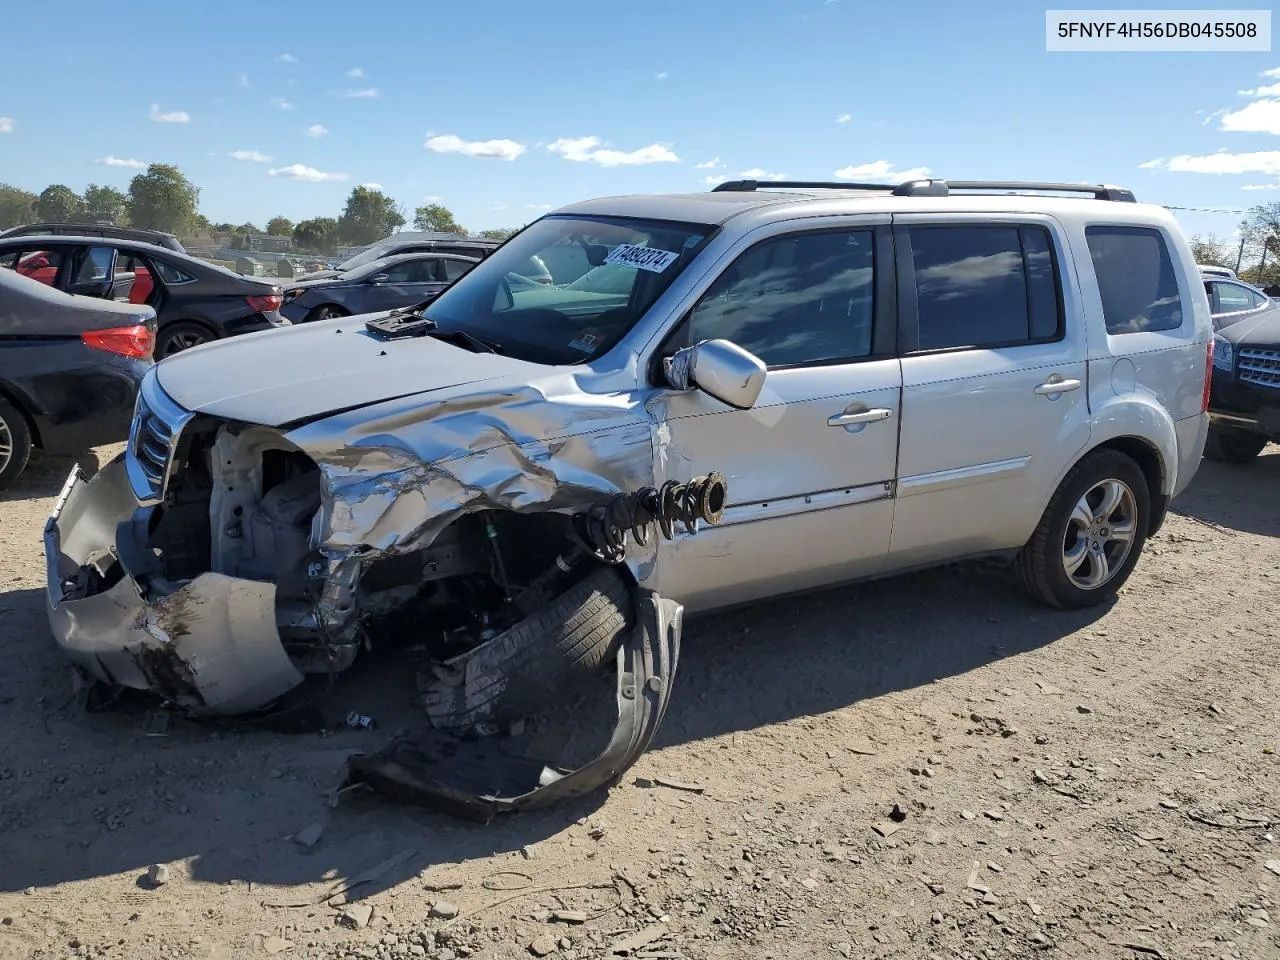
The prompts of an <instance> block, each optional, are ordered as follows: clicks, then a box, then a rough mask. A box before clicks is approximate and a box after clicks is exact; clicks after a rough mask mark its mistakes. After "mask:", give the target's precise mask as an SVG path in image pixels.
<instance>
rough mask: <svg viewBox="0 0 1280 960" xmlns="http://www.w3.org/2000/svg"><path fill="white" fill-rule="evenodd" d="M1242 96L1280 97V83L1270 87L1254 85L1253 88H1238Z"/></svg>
mask: <svg viewBox="0 0 1280 960" xmlns="http://www.w3.org/2000/svg"><path fill="white" fill-rule="evenodd" d="M1236 92H1237V93H1239V94H1240V96H1242V97H1280V83H1273V84H1271V86H1269V87H1254V88H1253V89H1252V90H1237V91H1236Z"/></svg>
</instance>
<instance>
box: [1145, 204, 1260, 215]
mask: <svg viewBox="0 0 1280 960" xmlns="http://www.w3.org/2000/svg"><path fill="white" fill-rule="evenodd" d="M1159 206H1162V207H1164V208H1165V209H1166V210H1185V211H1186V212H1188V213H1248V212H1249V211H1248V210H1223V209H1221V208H1220V207H1175V206H1173V205H1172V204H1168V203H1162V204H1159Z"/></svg>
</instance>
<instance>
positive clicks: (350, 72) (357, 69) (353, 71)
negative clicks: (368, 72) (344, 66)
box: [347, 67, 364, 79]
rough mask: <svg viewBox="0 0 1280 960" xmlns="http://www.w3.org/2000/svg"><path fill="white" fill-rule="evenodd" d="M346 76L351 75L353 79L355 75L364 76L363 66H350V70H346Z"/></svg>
mask: <svg viewBox="0 0 1280 960" xmlns="http://www.w3.org/2000/svg"><path fill="white" fill-rule="evenodd" d="M347 76H348V77H351V78H352V79H355V78H356V77H363V76H364V68H363V67H352V68H351V69H350V70H348V71H347Z"/></svg>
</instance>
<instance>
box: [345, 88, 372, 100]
mask: <svg viewBox="0 0 1280 960" xmlns="http://www.w3.org/2000/svg"><path fill="white" fill-rule="evenodd" d="M341 95H342V96H344V97H346V98H347V99H348V100H377V99H378V97H379V93H378V88H377V87H365V88H363V89H361V90H343V91H342V94H341Z"/></svg>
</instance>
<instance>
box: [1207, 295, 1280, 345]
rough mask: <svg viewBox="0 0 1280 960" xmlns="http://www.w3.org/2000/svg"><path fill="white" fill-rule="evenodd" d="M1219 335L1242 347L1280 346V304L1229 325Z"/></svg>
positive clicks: (1274, 304) (1218, 332)
mask: <svg viewBox="0 0 1280 960" xmlns="http://www.w3.org/2000/svg"><path fill="white" fill-rule="evenodd" d="M1217 335H1218V336H1220V337H1222V339H1224V340H1229V341H1230V342H1232V343H1235V344H1239V345H1240V346H1249V345H1251V344H1257V345H1259V346H1270V345H1272V344H1280V304H1278V303H1273V304H1272V305H1271V306H1269V307H1266V308H1265V309H1263V310H1259V311H1258V312H1257V313H1254V314H1250V315H1249V316H1247V317H1245V318H1244V319H1242V320H1237V321H1236V322H1235V323H1232V324H1228V325H1227V326H1225V327H1223V328H1222V329H1221V330H1219V331H1217Z"/></svg>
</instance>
